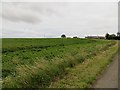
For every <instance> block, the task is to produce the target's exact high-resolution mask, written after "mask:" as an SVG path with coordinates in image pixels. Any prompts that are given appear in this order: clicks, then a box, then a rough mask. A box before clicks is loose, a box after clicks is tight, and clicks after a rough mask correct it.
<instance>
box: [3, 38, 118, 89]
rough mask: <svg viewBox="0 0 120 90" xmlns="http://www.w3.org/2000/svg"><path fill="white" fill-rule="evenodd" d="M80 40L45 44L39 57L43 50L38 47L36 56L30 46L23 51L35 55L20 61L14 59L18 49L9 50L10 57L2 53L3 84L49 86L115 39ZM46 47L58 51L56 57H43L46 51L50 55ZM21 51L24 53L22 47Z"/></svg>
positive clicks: (49, 50) (22, 86) (105, 47)
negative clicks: (48, 45) (49, 45)
mask: <svg viewBox="0 0 120 90" xmlns="http://www.w3.org/2000/svg"><path fill="white" fill-rule="evenodd" d="M65 40H66V39H65ZM73 41H74V39H73ZM88 41H89V42H88ZM68 42H69V41H68ZM78 42H79V41H78ZM78 42H77V43H76V42H75V43H74V44H70V45H65V46H60V47H59V48H58V46H56V47H49V48H48V49H47V50H46V48H45V49H44V48H43V49H42V50H43V51H42V50H41V51H42V52H44V50H45V51H46V53H44V54H43V55H41V57H38V56H39V55H40V53H38V52H36V51H35V54H36V56H35V57H33V56H34V55H32V54H30V53H31V50H30V51H29V50H28V51H26V52H27V54H26V53H25V54H24V52H22V53H23V56H29V55H30V56H31V57H32V58H31V60H30V61H29V58H23V59H22V60H23V63H20V62H21V61H20V60H19V58H15V59H13V58H12V57H14V56H11V55H12V54H13V53H14V54H16V52H17V53H18V52H19V51H14V52H9V51H8V52H9V53H7V55H6V53H4V54H5V55H6V56H8V58H7V59H5V57H3V59H4V60H3V61H4V62H3V72H4V75H6V76H3V77H4V78H3V88H38V87H48V86H49V84H50V83H51V82H53V81H55V79H57V77H60V76H61V75H63V74H64V73H66V72H67V71H68V68H71V69H72V67H74V66H76V65H78V64H80V63H82V62H84V61H85V60H86V59H89V58H92V57H94V56H96V55H97V53H100V52H103V51H105V50H107V49H109V47H112V46H113V45H114V44H115V43H116V42H114V41H107V40H106V41H104V40H103V41H102V40H98V41H97V40H92V41H91V40H87V42H85V41H84V43H83V42H82V44H81V43H80V42H79V43H78ZM69 43H71V41H70V42H69ZM25 50H27V49H25ZM35 50H36V49H35ZM59 50H60V51H61V50H62V53H59ZM47 51H48V52H51V53H55V54H54V55H55V57H53V58H50V59H49V58H47V59H46V58H44V56H46V55H47V54H48V55H47V56H49V53H48V52H47ZM42 52H41V53H42ZM56 52H57V54H56ZM19 53H21V51H20V52H19ZM18 56H21V55H18ZM21 57H22V56H21ZM27 62H29V63H27ZM31 62H32V64H31Z"/></svg>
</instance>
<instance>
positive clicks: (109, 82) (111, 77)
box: [93, 52, 120, 88]
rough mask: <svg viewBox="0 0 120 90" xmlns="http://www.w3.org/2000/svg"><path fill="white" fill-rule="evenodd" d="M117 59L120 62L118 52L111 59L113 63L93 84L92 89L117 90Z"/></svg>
mask: <svg viewBox="0 0 120 90" xmlns="http://www.w3.org/2000/svg"><path fill="white" fill-rule="evenodd" d="M118 57H119V58H118ZM118 59H119V60H120V52H119V53H118V54H117V55H116V56H115V57H114V58H113V62H112V63H111V64H110V65H109V66H108V67H107V69H106V70H105V71H104V72H103V73H102V75H100V77H99V78H98V80H97V81H96V82H95V83H94V84H93V88H118V86H120V85H118V76H119V75H118ZM119 66H120V61H119ZM119 80H120V77H119Z"/></svg>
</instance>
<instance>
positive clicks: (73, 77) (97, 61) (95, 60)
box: [49, 44, 118, 88]
mask: <svg viewBox="0 0 120 90" xmlns="http://www.w3.org/2000/svg"><path fill="white" fill-rule="evenodd" d="M117 46H118V44H116V45H114V46H112V47H109V49H108V50H106V51H103V52H101V53H99V54H97V55H96V56H95V57H91V58H89V59H87V60H86V61H84V62H83V63H82V64H79V65H77V66H75V68H72V69H69V73H67V74H66V75H65V76H64V77H63V78H62V79H60V78H59V79H58V80H56V81H55V82H52V83H51V85H50V86H49V87H50V88H89V87H90V85H91V84H92V83H93V82H94V81H95V80H96V78H97V76H98V75H99V74H100V73H101V72H102V70H104V68H105V67H106V66H107V65H108V64H109V63H110V62H111V61H112V58H113V56H114V55H115V54H116V52H117V50H118V47H117Z"/></svg>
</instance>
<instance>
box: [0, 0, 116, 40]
mask: <svg viewBox="0 0 120 90" xmlns="http://www.w3.org/2000/svg"><path fill="white" fill-rule="evenodd" d="M0 18H2V28H0V29H2V37H7V38H11V37H40V38H41V37H48V38H52V37H60V36H61V34H65V35H66V36H72V37H73V36H78V37H85V36H87V35H105V34H106V33H116V32H118V3H117V2H26V3H25V2H18V3H15V2H13V3H10V2H5V3H2V11H0Z"/></svg>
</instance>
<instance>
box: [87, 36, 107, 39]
mask: <svg viewBox="0 0 120 90" xmlns="http://www.w3.org/2000/svg"><path fill="white" fill-rule="evenodd" d="M85 38H91V39H105V37H104V36H87V37H85Z"/></svg>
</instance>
